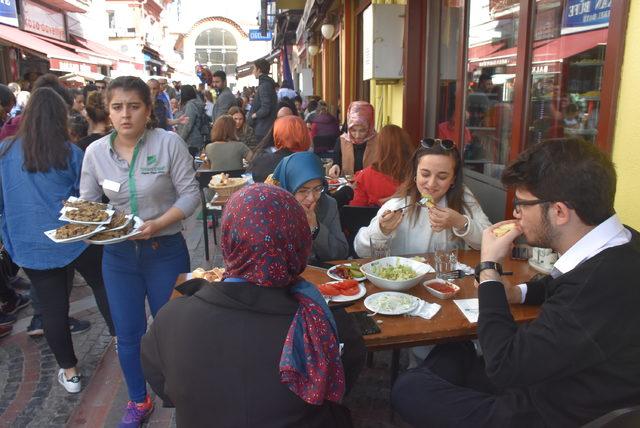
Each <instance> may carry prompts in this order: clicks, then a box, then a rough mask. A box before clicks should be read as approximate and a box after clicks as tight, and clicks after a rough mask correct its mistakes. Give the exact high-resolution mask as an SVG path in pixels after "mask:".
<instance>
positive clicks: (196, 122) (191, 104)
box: [177, 85, 209, 151]
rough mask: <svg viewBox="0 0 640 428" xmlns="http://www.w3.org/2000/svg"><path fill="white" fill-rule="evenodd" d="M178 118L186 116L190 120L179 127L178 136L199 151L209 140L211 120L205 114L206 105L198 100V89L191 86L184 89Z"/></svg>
mask: <svg viewBox="0 0 640 428" xmlns="http://www.w3.org/2000/svg"><path fill="white" fill-rule="evenodd" d="M178 116H186V117H187V118H188V119H189V120H188V122H186V123H185V124H183V125H178V130H177V131H178V135H179V136H180V138H182V139H183V140H184V141H185V143H187V145H188V146H189V147H195V148H197V149H198V151H200V150H202V147H203V146H204V145H205V143H206V142H207V140H208V136H209V120H208V118H207V116H206V114H205V112H204V103H203V102H202V101H201V100H200V99H199V98H198V96H197V93H196V89H195V88H194V87H193V86H191V85H185V86H183V87H182V92H181V96H180V111H179V113H178Z"/></svg>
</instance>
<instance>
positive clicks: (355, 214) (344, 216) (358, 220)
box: [340, 205, 380, 257]
mask: <svg viewBox="0 0 640 428" xmlns="http://www.w3.org/2000/svg"><path fill="white" fill-rule="evenodd" d="M379 209H380V208H379V207H353V206H350V205H345V206H343V207H342V209H341V210H340V224H341V225H342V228H343V229H344V234H345V236H346V238H347V242H348V243H349V255H351V256H352V257H358V255H357V254H356V252H355V250H354V249H353V241H354V239H355V237H356V235H357V233H358V231H359V230H360V228H361V227H364V226H369V223H371V219H372V218H374V217H375V216H376V214H377V213H378V210H379Z"/></svg>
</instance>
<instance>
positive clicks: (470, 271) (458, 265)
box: [455, 262, 475, 275]
mask: <svg viewBox="0 0 640 428" xmlns="http://www.w3.org/2000/svg"><path fill="white" fill-rule="evenodd" d="M455 270H461V271H462V272H464V274H465V275H473V274H474V273H475V269H474V268H472V267H471V266H469V265H465V264H464V263H460V262H457V263H456V267H455Z"/></svg>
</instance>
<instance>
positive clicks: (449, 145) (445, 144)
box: [420, 138, 456, 150]
mask: <svg viewBox="0 0 640 428" xmlns="http://www.w3.org/2000/svg"><path fill="white" fill-rule="evenodd" d="M420 144H422V147H424V148H425V149H430V148H432V147H433V146H435V145H436V144H438V145H440V147H442V148H443V149H444V150H453V148H454V147H455V146H456V144H455V143H454V142H453V140H441V139H439V138H423V139H422V140H420Z"/></svg>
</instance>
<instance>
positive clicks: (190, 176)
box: [80, 76, 199, 427]
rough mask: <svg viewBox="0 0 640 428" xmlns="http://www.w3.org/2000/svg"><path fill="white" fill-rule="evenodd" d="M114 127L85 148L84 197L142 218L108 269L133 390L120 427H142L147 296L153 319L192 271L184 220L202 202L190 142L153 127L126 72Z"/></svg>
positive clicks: (115, 99)
mask: <svg viewBox="0 0 640 428" xmlns="http://www.w3.org/2000/svg"><path fill="white" fill-rule="evenodd" d="M107 105H108V109H109V116H110V118H111V122H112V123H113V127H114V131H113V132H112V133H110V134H109V135H107V136H105V137H103V138H101V139H100V140H98V141H96V142H94V143H93V144H91V145H90V146H89V147H88V148H87V152H86V154H85V158H84V165H83V168H82V178H81V181H80V196H81V197H82V198H84V199H87V200H91V201H99V200H100V199H101V198H102V195H103V193H104V194H105V195H106V196H107V197H108V198H109V200H110V201H111V203H112V204H113V205H114V206H115V208H117V209H120V210H123V211H125V212H127V213H131V214H134V215H137V216H139V217H140V218H142V220H144V223H143V224H142V226H141V228H140V232H141V233H140V234H139V235H137V236H136V237H135V240H129V241H124V242H121V243H118V244H113V245H108V246H106V247H105V250H104V257H103V264H102V269H103V275H104V281H105V284H106V288H107V296H108V298H109V305H110V308H111V311H112V314H113V319H114V324H115V327H116V334H117V337H118V358H119V360H120V366H121V367H122V371H123V373H124V377H125V380H126V382H127V388H128V392H129V400H130V401H129V403H128V404H127V407H126V409H125V412H124V416H123V418H122V423H121V426H127V427H133V426H139V425H140V424H141V423H142V422H143V421H144V420H146V419H147V417H148V416H149V414H150V413H151V411H152V410H153V404H152V401H151V399H150V398H149V395H148V394H147V391H146V385H145V380H144V376H143V373H142V366H141V363H140V340H141V338H142V335H143V334H144V333H145V331H146V328H147V316H146V313H145V297H146V298H147V300H148V303H149V307H150V308H151V313H152V315H153V316H154V317H155V315H156V313H157V312H158V310H159V309H160V308H161V307H162V306H163V305H164V304H165V303H166V302H167V301H168V300H169V297H170V296H171V292H172V290H173V286H174V284H175V281H176V278H177V277H178V274H180V273H181V272H187V271H188V270H189V253H188V251H187V246H186V244H185V241H184V238H183V237H182V234H181V233H180V232H181V229H182V223H181V220H183V219H184V218H186V217H188V216H190V215H191V214H192V213H193V212H194V211H195V210H196V208H197V207H198V204H199V194H198V185H197V183H196V181H195V175H194V170H193V166H192V161H193V159H192V158H191V156H190V155H189V151H188V150H187V146H186V144H184V142H183V141H182V140H181V139H180V137H178V136H177V135H176V134H175V133H173V132H167V131H165V130H163V129H159V128H156V129H148V125H149V124H150V123H151V120H150V117H151V112H152V109H153V101H152V99H151V93H150V90H149V87H148V86H147V85H146V84H145V83H144V82H143V81H142V80H140V79H139V78H137V77H131V76H122V77H118V78H117V79H115V80H113V81H112V82H111V84H110V85H109V88H108V90H107Z"/></svg>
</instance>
